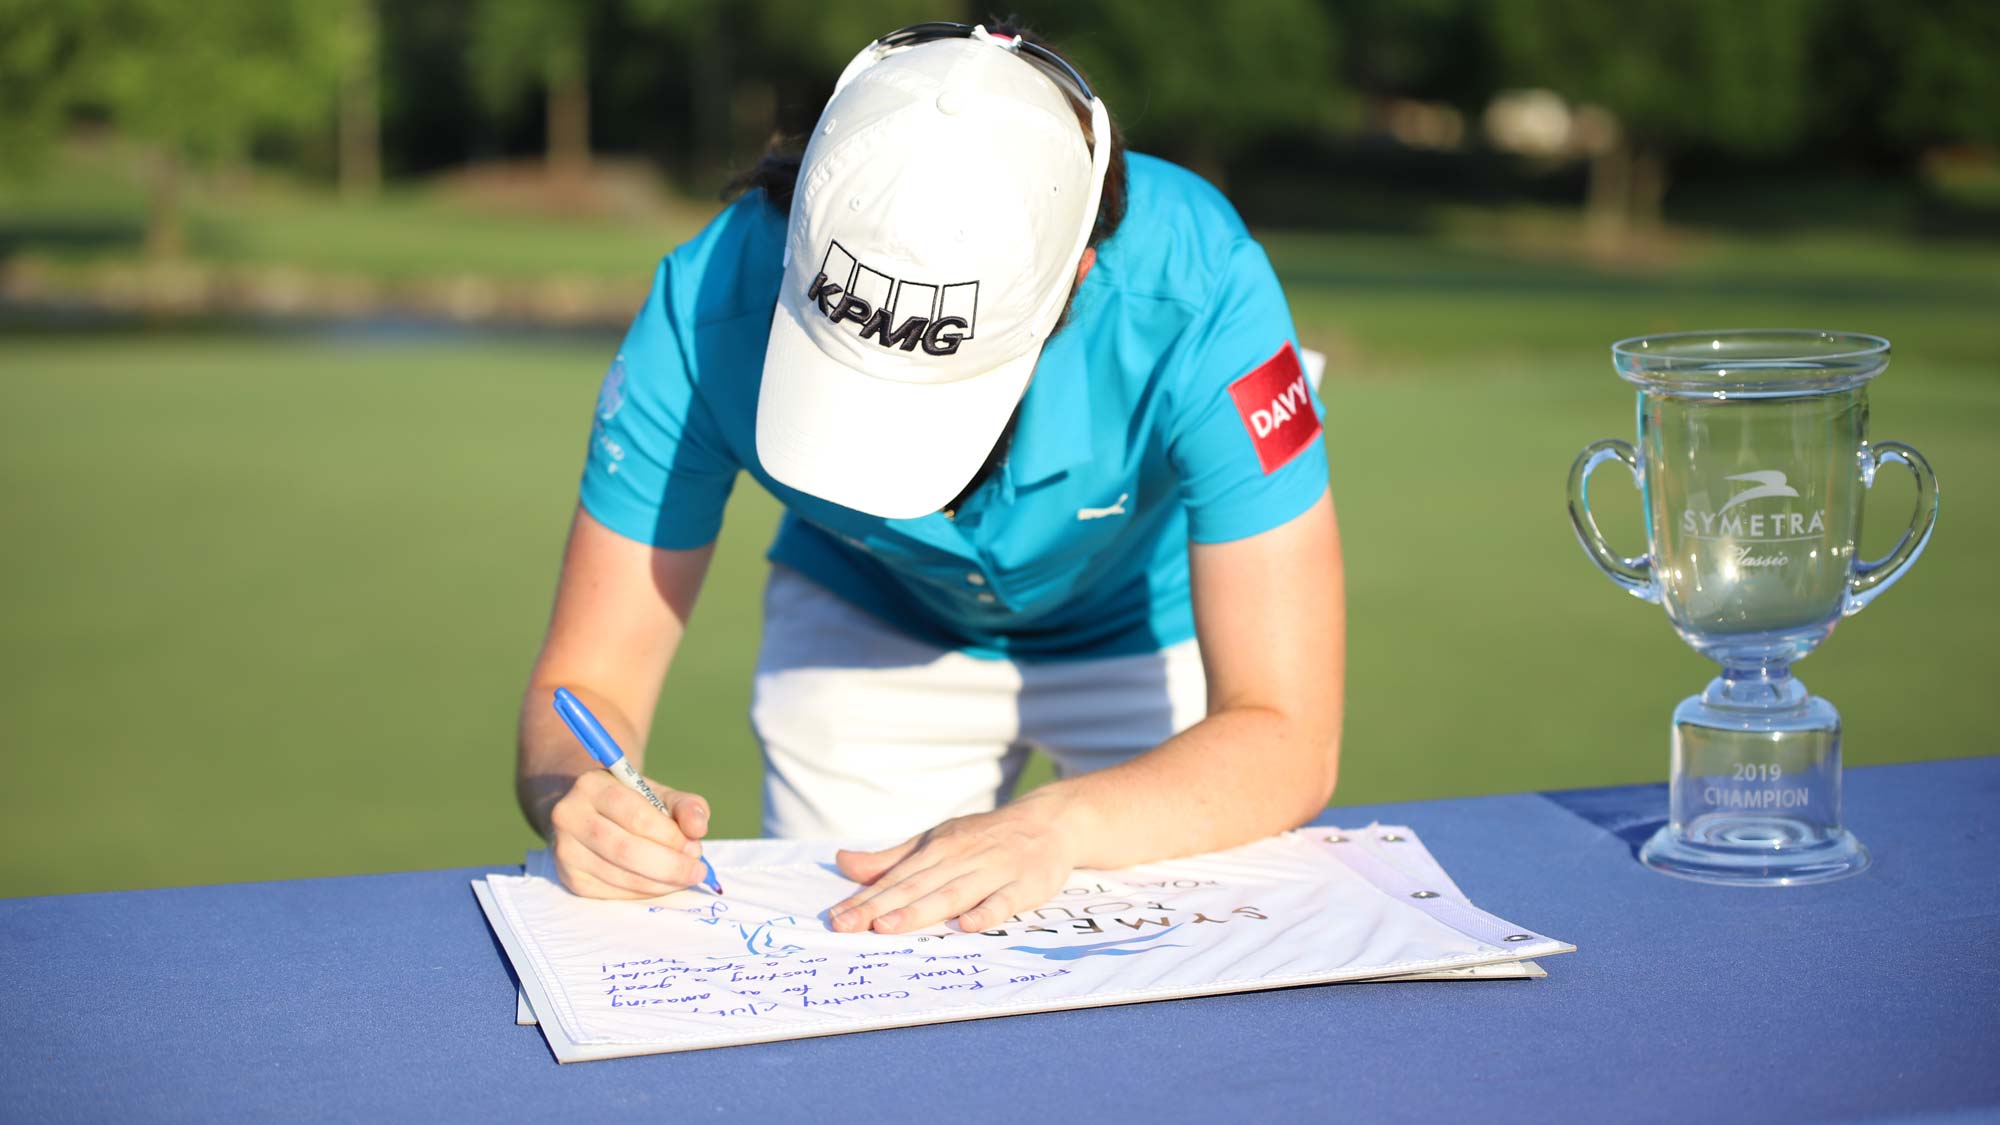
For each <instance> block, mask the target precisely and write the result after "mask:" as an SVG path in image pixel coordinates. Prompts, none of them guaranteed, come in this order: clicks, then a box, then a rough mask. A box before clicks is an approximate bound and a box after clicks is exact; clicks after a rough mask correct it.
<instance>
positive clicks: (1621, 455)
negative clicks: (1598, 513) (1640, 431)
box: [1569, 438, 1915, 602]
mask: <svg viewBox="0 0 2000 1125" xmlns="http://www.w3.org/2000/svg"><path fill="white" fill-rule="evenodd" d="M1911 452H1915V451H1914V450H1912V451H1911ZM1606 461H1623V462H1624V463H1625V467H1626V468H1628V469H1630V470H1632V483H1633V484H1634V485H1635V486H1637V487H1638V488H1640V489H1641V490H1642V491H1643V490H1644V488H1645V481H1644V478H1643V477H1642V476H1641V474H1640V471H1639V454H1638V451H1637V450H1635V449H1633V448H1632V443H1631V442H1629V441H1620V440H1619V439H1617V438H1605V439H1603V440H1602V441H1593V442H1591V443H1590V444H1589V445H1586V446H1584V447H1583V452H1582V453H1579V454H1577V457H1576V461H1575V462H1574V463H1572V464H1571V465H1570V467H1569V523H1570V526H1571V527H1573V528H1575V529H1576V539H1577V542H1579V543H1581V544H1583V551H1584V553H1585V554H1587V555H1589V556H1590V561H1591V562H1594V563H1596V564H1597V569H1599V570H1601V571H1603V572H1604V574H1605V577H1607V578H1609V579H1611V580H1612V581H1613V582H1616V583H1618V584H1619V585H1620V586H1622V587H1624V588H1625V592H1626V593H1628V594H1631V595H1632V596H1633V597H1635V598H1643V599H1644V600H1646V601H1649V602H1657V601H1659V600H1660V588H1659V587H1658V586H1657V585H1655V584H1654V582H1653V560H1652V557H1651V556H1650V555H1640V556H1639V557H1637V558H1626V557H1624V556H1623V555H1620V554H1619V553H1618V552H1616V551H1614V550H1612V549H1611V544H1609V543H1607V542H1605V540H1604V533H1603V532H1601V531H1599V530H1598V529H1597V519H1596V517H1594V516H1592V515H1591V514H1590V474H1591V472H1592V471H1594V470H1595V469H1596V468H1597V467H1598V466H1599V465H1602V464H1604V463H1605V462H1606Z"/></svg>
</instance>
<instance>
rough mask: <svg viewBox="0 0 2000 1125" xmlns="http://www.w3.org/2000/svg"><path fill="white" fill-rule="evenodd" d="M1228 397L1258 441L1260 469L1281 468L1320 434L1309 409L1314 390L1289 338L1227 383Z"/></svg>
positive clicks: (1254, 441) (1252, 438) (1268, 471)
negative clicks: (1308, 382) (1233, 380)
mask: <svg viewBox="0 0 2000 1125" xmlns="http://www.w3.org/2000/svg"><path fill="white" fill-rule="evenodd" d="M1229 397H1230V399H1231V400H1232V401H1234V402H1235V403H1236V413H1237V414H1239V415H1241V416H1242V418H1243V428H1244V429H1245V430H1248V431H1249V433H1250V442H1251V444H1252V445H1255V446H1256V447H1257V463H1258V464H1260V465H1262V466H1263V467H1264V475H1265V476H1269V475H1271V474H1272V473H1274V472H1276V471H1278V470H1279V469H1280V468H1283V467H1284V465H1285V463H1286V462H1287V461H1290V460H1291V459H1292V458H1293V457H1296V456H1298V452H1299V450H1301V449H1304V448H1305V447H1306V446H1307V445H1308V444H1310V443H1311V442H1312V439H1314V438H1315V437H1318V436H1319V414H1318V412H1317V411H1315V410H1314V409H1313V401H1312V390H1311V389H1310V388H1309V387H1307V386H1306V374H1305V371H1304V370H1303V369H1301V368H1300V367H1299V356H1298V353H1297V352H1296V351H1294V350H1293V349H1292V345H1291V341H1289V340H1287V341H1286V342H1285V344H1284V346H1283V347H1281V348H1279V349H1278V351H1277V354H1276V355H1273V356H1272V357H1271V358H1270V359H1267V360H1265V361H1264V362H1262V363H1260V364H1258V365H1257V366H1256V367H1254V368H1252V369H1251V371H1250V373H1249V374H1248V375H1245V376H1243V377H1242V378H1241V379H1238V380H1236V381H1235V382H1234V383H1231V384H1229Z"/></svg>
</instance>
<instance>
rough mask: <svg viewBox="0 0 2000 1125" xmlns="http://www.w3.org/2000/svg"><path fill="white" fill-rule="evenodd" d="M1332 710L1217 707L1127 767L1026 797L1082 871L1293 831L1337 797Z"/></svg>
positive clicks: (1336, 718)
mask: <svg viewBox="0 0 2000 1125" xmlns="http://www.w3.org/2000/svg"><path fill="white" fill-rule="evenodd" d="M1339 743H1340V715H1339V711H1338V708H1337V706H1334V707H1331V708H1329V709H1328V710H1326V711H1323V712H1321V713H1317V714H1309V715H1287V714H1284V713H1281V712H1279V711H1276V710H1272V709H1269V708H1264V707H1237V708H1223V709H1221V710H1218V711H1216V712H1214V713H1213V714H1211V715H1209V716H1208V717H1207V718H1206V719H1203V720H1202V721H1201V722H1199V723H1196V724H1195V725H1194V726H1192V727H1189V728H1188V729H1187V730H1185V731H1182V732H1181V733H1180V734H1178V735H1175V736H1174V737H1173V738H1171V739H1169V740H1167V741H1166V742H1165V743H1163V744H1161V745H1160V746H1159V747H1158V748H1157V749H1154V750H1152V751H1150V752H1148V753H1146V754H1143V755H1140V756H1139V757H1137V758H1134V759H1132V760H1131V761H1128V762H1124V763H1122V764H1120V765H1117V766H1113V767H1111V768H1109V769H1104V770H1099V771H1097V772H1096V773H1089V774H1084V775H1082V776H1079V777H1074V778H1069V779H1067V780H1064V781H1059V782H1054V783H1051V784H1049V785H1046V786H1044V787H1042V788H1041V789H1038V790H1036V791H1034V792H1033V793H1030V794H1029V795H1028V796H1027V797H1026V798H1024V801H1033V802H1037V803H1038V804H1039V805H1040V807H1041V808H1042V809H1043V810H1044V811H1045V812H1046V814H1047V815H1049V816H1050V818H1051V826H1052V827H1053V828H1054V829H1055V830H1057V831H1063V832H1068V833H1072V834H1073V839H1074V841H1075V845H1076V856H1077V859H1076V862H1077V865H1078V866H1081V867H1098V868H1118V867H1128V866H1131V865H1133V864H1137V863H1150V862H1153V861H1155V860H1161V859H1169V858H1172V857H1174V856H1182V855H1193V854H1196V853H1199V852H1207V851H1215V850H1217V849H1221V848H1227V847H1233V846H1235V845H1237V844H1242V843H1247V842H1249V841H1251V840H1255V839H1259V838H1261V837H1264V836H1268V835H1271V834H1272V833H1275V832H1281V831H1283V830H1285V829H1288V828H1295V827H1297V826H1298V825H1300V824H1303V823H1305V822H1306V821H1308V820H1310V819H1312V818H1313V817H1314V816H1315V815H1317V814H1318V813H1319V810H1320V809H1322V808H1324V807H1325V806H1326V802H1327V800H1328V799H1329V798H1330V797H1331V796H1332V795H1333V787H1334V781H1335V777H1336V773H1337V769H1336V763H1337V762H1338V760H1339V757H1338V749H1339Z"/></svg>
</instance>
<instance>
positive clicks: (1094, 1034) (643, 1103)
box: [0, 757, 2000, 1125]
mask: <svg viewBox="0 0 2000 1125" xmlns="http://www.w3.org/2000/svg"><path fill="white" fill-rule="evenodd" d="M1847 780H1848V785H1847V809H1848V816H1847V819H1848V823H1849V824H1850V826H1851V827H1853V829H1854V830H1855V832H1856V833H1857V834H1858V835H1859V836H1860V837H1861V838H1862V839H1863V841H1864V842H1866V843H1867V844H1868V845H1869V846H1870V847H1871V848H1872V849H1873V851H1874V854H1875V866H1874V867H1873V868H1872V869H1870V870H1869V871H1868V872H1866V873H1864V874H1862V875H1861V876H1858V877H1856V878H1852V879H1849V880H1846V881H1843V882H1839V883H1834V884H1830V885H1826V886H1820V887H1802V888H1788V889H1776V890H1743V889H1732V888H1722V887H1710V886H1704V885H1699V884H1694V883H1686V882H1681V881H1678V880H1673V879H1668V878H1664V877H1661V876H1659V875H1655V874H1653V873H1651V872H1648V871H1646V870H1644V869H1643V868H1641V867H1640V866H1639V865H1638V864H1637V862H1636V861H1635V860H1634V859H1633V849H1634V848H1635V847H1636V846H1637V843H1638V842H1639V841H1640V840H1642V839H1643V838H1644V834H1645V833H1646V832H1649V831H1650V830H1651V827H1652V826H1653V825H1655V824H1657V823H1658V821H1659V819H1660V817H1661V816H1662V815H1663V813H1664V808H1665V801H1666V796H1665V789H1664V787H1662V786H1639V787H1632V788H1620V789H1606V790H1581V791H1570V792H1564V793H1553V794H1519V795H1512V796H1499V797H1481V798H1468V799H1462V800H1447V801H1429V802H1420V803H1411V804H1397V805H1378V806H1352V807H1345V808H1340V809H1335V810H1332V811H1331V812H1329V813H1328V814H1327V815H1326V816H1325V817H1324V818H1323V819H1322V823H1338V824H1343V825H1354V824H1363V823H1367V822H1368V821H1370V820H1379V821H1381V822H1383V823H1400V824H1408V825H1411V826H1412V827H1414V828H1415V829H1416V830H1417V832H1418V833H1419V834H1420V835H1421V836H1422V838H1423V840H1424V841H1425V843H1426V844H1427V845H1428V846H1429V847H1430V849H1431V850H1432V852H1433V853H1434V854H1435V855H1436V856H1437V857H1438V859H1439V860H1440V861H1441V862H1442V863H1443V864H1444V865H1445V868H1446V869H1447V870H1448V871H1450V872H1451V873H1452V875H1453V877H1454V878H1455V879H1456V880H1457V881H1458V882H1459V883H1460V885H1461V886H1462V887H1463V888H1464V889H1465V891H1466V892H1467V893H1468V894H1469V895H1470V896H1471V897H1472V899H1473V901H1474V902H1477V903H1478V904H1480V905H1481V906H1483V907H1485V908H1487V909H1488V910H1491V911H1492V912H1494V913H1496V914H1499V915H1500V916H1502V917H1504V918H1508V919H1510V920H1514V921H1518V922H1520V923H1521V924H1523V925H1527V926H1532V927H1534V928H1535V929H1538V930H1540V931H1542V932H1545V933H1550V934H1554V935H1556V936H1558V937H1562V938H1565V939H1567V940H1570V941H1573V942H1575V943H1576V944H1577V945H1578V946H1579V947H1580V951H1579V952H1577V953H1574V954H1568V955H1565V956H1562V957H1557V958H1552V959H1550V960H1549V961H1548V962H1547V968H1548V970H1549V973H1550V976H1549V977H1548V979H1546V980H1541V981H1528V982H1512V981H1503V982H1456V983H1417V984H1350V985H1332V986H1325V987H1317V988H1298V989H1288V990H1283V991H1276V992H1265V993H1251V994H1243V995H1235V996H1223V997H1210V998H1204V999H1195V1000H1180V1001H1167V1002H1161V1003H1152V1004H1141V1005H1132V1006H1126V1007H1117V1008H1100V1009H1092V1010H1087V1011H1079V1012H1062V1013H1051V1014H1048V1015H1038V1016H1014V1017H1007V1018H1001V1019H989V1020H980V1021H975V1022H970V1023H960V1024H945V1025H939V1026H932V1027H918V1028H908V1029H902V1030H895V1031H880V1032H869V1033H864V1034H859V1035H846V1036H837V1037H832V1038H825V1039H812V1040H801V1041H795V1042H788V1043H775V1044H764V1045H759V1046H749V1047H734V1048H725V1049H721V1050H713V1051H699V1052H692V1053H687V1054H679V1055H656V1056H650V1057H646V1058H635V1059H622V1060H613V1061H607V1062H592V1063H580V1064H576V1065H572V1066H558V1065H557V1064H556V1062H555V1061H554V1059H553V1058H552V1056H551V1055H550V1054H549V1052H548V1049H547V1047H546V1046H545V1045H544V1043H543V1041H542V1038H541V1034H540V1032H539V1031H537V1030H536V1029H534V1028H530V1027H517V1026H515V1025H514V1023H513V1012H514V986H513V983H512V979H511V977H510V976H509V971H508V969H507V966H506V962H505V959H504V957H503V955H502V954H501V952H500V949H499V947H498V946H497V945H496V944H495V942H494V941H493V938H492V937H491V935H490V933H489V931H488V929H487V926H486V923H485V920H484V919H483V918H482V916H481V915H480V912H479V910H478V908H477V906H476V905H475V904H474V902H473V897H472V893H471V891H470V889H469V888H468V886H467V883H468V881H469V880H471V879H473V878H475V877H477V876H479V875H481V874H483V873H485V872H487V871H502V870H507V868H505V867H493V868H465V869H459V870H448V871H423V872H413V873H409V874H397V875H369V876H358V877H352V878H338V879H312V880H299V881H292V882H280V883H253V884H238V885H228V886H213V887H189V888H178V889H171V890H153V891H134V892H125V893H115V894H92V895H68V896H56V897H49V898H31V899H13V900H5V901H0V1018H4V1023H0V1028H4V1031H0V1041H4V1051H0V1119H4V1120H8V1121H43V1120H85V1121H103V1120H114V1119H118V1120H186V1121H238V1120H264V1119H283V1120H313V1121H320V1120H325V1121H363V1120H367V1121H377V1120H408V1121H422V1122H424V1123H426V1125H436V1123H443V1122H453V1121H481V1122H485V1121H493V1120H527V1119H538V1120H545V1121H556V1120H561V1121H576V1122H591V1123H593V1125H596V1123H601V1122H612V1121H625V1120H660V1121H676V1122H678V1121H697V1120H722V1119H728V1120H737V1121H745V1122H765V1121H833V1122H839V1121H849V1120H863V1119H867V1120H873V1121H927V1122H939V1121H944V1122H954V1123H957V1122H976V1121H1003V1120H1004V1121H1010V1122H1016V1121H1044V1120H1046V1121H1062V1122H1100V1121H1101V1122H1120V1123H1148V1125H1150V1123H1157V1122H1169V1121H1211V1122H1215V1121H1219V1122H1227V1123H1230V1125H1234V1123H1236V1122H1239V1121H1266V1120H1291V1121H1304V1120H1336V1119H1338V1120H1344V1121H1366V1120H1369V1119H1383V1118H1386V1119H1392V1120H1404V1119H1428V1120H1443V1119H1455V1120H1484V1121H1534V1122H1548V1121H1551V1120H1589V1121H1618V1122H1633V1121H1658V1120H1669V1119H1683V1120H1684V1119H1689V1118H1701V1119H1709V1120H1723V1121H1738V1120H1741V1121H1748V1120H1774V1119H1805V1118H1810V1119H1833V1118H1838V1119H1878V1120H1887V1119H1907V1118H1916V1117H1939V1118H1942V1117H1951V1118H1958V1119H1980V1118H1986V1117H1992V1118H1996V1119H2000V873H1996V866H2000V865H1996V860H2000V833H1996V831H1995V828H1994V818H1995V814H1996V813H2000V757H1988V758H1972V759H1963V760H1957V761H1946V762H1933V763H1927V764H1922V765H1909V766H1889V767H1878V768H1872V769H1860V770H1852V771H1850V772H1849V774H1848V779H1847Z"/></svg>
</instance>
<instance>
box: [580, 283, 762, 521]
mask: <svg viewBox="0 0 2000 1125" xmlns="http://www.w3.org/2000/svg"><path fill="white" fill-rule="evenodd" d="M671 261H672V260H671V259H668V260H666V261H663V262H661V263H660V268H659V271H658V272H657V273H656V274H655V275H654V278H653V291H652V293H651V294H649V295H648V296H647V298H646V305H645V307H644V308H642V309H640V310H639V315H638V316H637V317H635V318H634V319H633V321H632V327H631V329H630V330H629V331H628V332H626V334H625V342H624V344H623V346H621V347H620V348H619V350H618V356H617V358H616V359H614V360H612V362H611V369H610V370H609V371H608V372H606V373H605V376H604V384H603V386H602V387H601V388H600V389H599V390H598V394H597V412H596V414H595V415H594V416H593V418H592V419H591V427H590V454H589V457H588V458H587V459H586V461H585V463H584V468H583V484H582V488H581V499H582V502H583V506H584V509H585V510H586V511H588V512H589V513H590V514H591V515H592V516H593V517H595V518H596V519H597V521H598V522H599V523H602V524H603V525H604V526H606V527H608V528H610V529H611V530H613V531H615V532H617V533H618V534H620V535H623V536H625V537H626V538H627V539H636V540H638V541H639V542H641V543H650V544H652V545H653V546H655V547H670V548H680V549H685V548H690V547H700V546H704V545H706V544H708V543H711V542H714V540H715V536H716V534H717V532H719V531H720V530H721V529H722V510H723V508H724V506H725V505H726V504H727V503H728V501H729V490H730V488H731V487H732V486H733V485H734V484H735V483H736V473H737V470H738V468H739V466H738V465H737V463H736V460H735V458H734V457H733V456H731V454H730V453H729V451H728V446H727V445H726V444H725V443H724V442H723V441H722V440H721V437H720V434H719V433H718V431H717V427H716V424H715V419H714V416H713V415H712V414H711V413H710V412H709V410H708V408H707V406H706V404H704V403H703V401H702V399H701V396H700V395H699V394H698V393H697V390H698V387H697V383H698V380H697V378H696V376H695V373H694V372H692V371H690V370H689V368H688V364H687V362H686V353H685V350H684V349H683V348H682V347H681V341H680V338H679V332H678V330H677V329H676V327H675V322H674V317H673V303H672V300H671V293H670V289H671V285H672V277H673V273H672V269H671Z"/></svg>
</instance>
